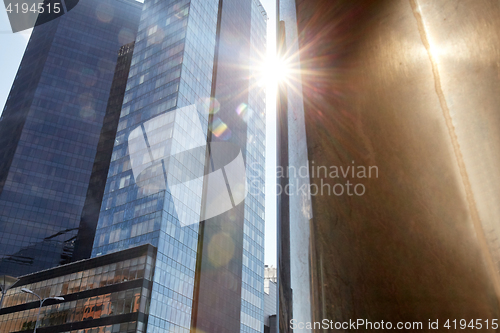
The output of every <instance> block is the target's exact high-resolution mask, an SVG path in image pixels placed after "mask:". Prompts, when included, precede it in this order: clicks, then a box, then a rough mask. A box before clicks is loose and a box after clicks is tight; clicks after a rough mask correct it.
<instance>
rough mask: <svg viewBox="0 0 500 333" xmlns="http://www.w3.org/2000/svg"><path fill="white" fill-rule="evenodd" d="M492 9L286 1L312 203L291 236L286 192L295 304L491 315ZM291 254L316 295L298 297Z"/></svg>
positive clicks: (345, 312) (495, 12) (320, 309)
mask: <svg viewBox="0 0 500 333" xmlns="http://www.w3.org/2000/svg"><path fill="white" fill-rule="evenodd" d="M499 15H500V9H499V7H498V3H497V2H495V1H484V2H481V4H479V3H477V2H474V1H465V2H463V3H461V5H460V6H455V4H451V3H449V2H446V1H427V0H412V1H407V2H391V1H357V2H352V1H342V0H341V1H334V2H332V1H328V0H307V1H306V0H295V1H294V0H280V19H281V20H282V21H284V24H285V28H286V30H287V39H286V40H287V47H288V48H290V47H293V48H290V49H289V50H290V51H289V52H288V53H287V55H288V56H287V57H285V61H286V60H287V59H288V57H291V58H292V60H291V61H290V63H291V64H293V68H294V69H298V70H299V72H300V73H301V74H302V78H301V79H302V81H301V86H300V89H301V90H300V91H302V94H295V96H291V94H289V95H288V112H289V115H288V120H289V124H288V138H289V139H290V141H289V142H290V143H289V145H288V148H289V155H290V157H289V162H290V164H293V159H294V158H297V157H299V158H301V159H302V160H303V161H308V166H309V174H308V176H307V177H305V178H307V179H308V181H309V182H310V189H311V191H310V193H311V200H310V201H309V202H308V203H309V204H310V207H311V211H312V214H311V223H310V224H307V226H310V230H311V231H310V232H309V233H307V237H303V238H300V237H296V235H298V234H299V233H300V231H299V229H300V227H301V226H304V224H302V223H300V221H302V220H301V219H300V218H303V216H302V215H298V216H294V215H293V210H294V207H293V206H294V205H293V204H292V202H290V234H291V237H290V240H291V249H292V256H291V258H292V259H291V261H292V262H291V264H290V266H291V271H292V272H291V280H292V288H293V290H294V295H293V298H294V301H293V304H294V308H293V312H294V313H293V314H294V319H298V317H308V316H309V317H310V318H311V317H312V320H313V321H321V319H322V318H328V319H331V320H334V321H336V322H340V323H341V322H345V321H347V322H348V321H349V319H353V318H366V319H369V320H370V321H371V322H372V326H369V325H362V326H361V327H357V329H360V330H362V331H372V330H375V328H376V327H374V326H376V325H373V323H374V322H378V324H379V325H380V322H381V321H382V320H383V321H385V322H386V323H387V322H391V324H392V329H394V328H396V323H398V322H403V323H421V325H423V327H424V328H423V329H424V330H425V329H426V328H428V326H427V325H428V322H429V319H430V320H431V321H433V322H436V320H439V324H440V326H439V331H441V330H443V331H444V330H446V327H445V328H443V326H442V324H445V323H446V321H447V320H450V322H451V321H453V319H451V318H476V317H478V318H497V317H498V315H499V314H500V310H499V299H500V297H499V296H500V292H499V291H500V288H499V286H500V284H499V277H500V275H499V266H498V262H499V258H500V256H499V253H500V252H499V249H500V247H499V246H498V232H499V229H498V220H499V218H500V210H499V207H500V206H499V205H498V201H499V199H500V191H499V188H500V187H499V184H500V173H499V168H498V163H499V160H500V158H499V157H500V156H499V152H500V136H499V133H500V132H499V124H500V122H499V116H498V115H499V114H498V107H499V105H500V94H498V87H499V78H500V77H499V76H498V73H499V70H500V65H499V63H498V45H499V44H500V38H499V35H498V33H497V31H498V30H499V28H500V25H499V24H500V23H499V22H500V21H499V20H498V17H499ZM289 33H290V36H291V37H292V38H291V39H289V38H288V36H289ZM293 38H295V39H296V40H298V43H296V44H295V46H290V44H289V43H288V42H289V41H291V40H293ZM297 55H300V62H297V60H298V59H294V57H295V56H297ZM290 81H292V80H290ZM293 82H297V81H295V80H293ZM493 87H495V88H493ZM288 90H289V91H290V89H288ZM299 96H300V98H301V99H302V100H298V98H299ZM293 98H296V99H295V100H293ZM297 110H300V112H299V113H297V112H296V111H297ZM291 112H295V114H293V115H292V114H291ZM290 121H293V122H294V124H298V126H295V125H294V124H292V123H290ZM294 126H295V127H294ZM297 141H299V144H298V145H297V144H296V143H297ZM301 143H303V145H302V144H301ZM294 156H295V157H294ZM306 165H307V164H306ZM341 168H343V169H344V173H343V174H342V173H341V171H340V169H341ZM347 168H349V170H350V172H345V170H347ZM337 169H338V170H339V173H337V172H336V170H337ZM325 170H327V172H325ZM370 170H371V174H370ZM290 181H291V180H290ZM348 184H350V185H348ZM301 241H303V242H302V243H301ZM301 245H303V246H302V249H310V251H309V255H308V258H307V260H305V261H300V260H296V257H295V256H294V255H293V249H294V248H297V247H299V246H301ZM300 265H302V267H303V269H304V270H306V271H309V272H310V283H309V284H308V285H309V286H310V287H309V289H310V291H309V297H310V299H311V304H312V308H310V309H305V308H303V307H302V308H297V307H296V306H295V304H296V298H297V297H300V296H299V295H297V289H296V288H294V287H293V286H294V279H295V276H294V274H296V273H295V267H298V266H300ZM303 304H306V303H303ZM307 304H309V303H307ZM307 313H310V315H307ZM469 322H470V321H469ZM482 324H484V321H483V322H482ZM410 326H411V325H410ZM379 327H380V326H379ZM385 327H386V330H387V328H388V326H387V325H386V326H385ZM408 327H409V326H406V328H408ZM451 327H453V326H451ZM389 329H390V327H389ZM410 329H414V330H416V329H417V327H415V326H411V327H410ZM316 331H317V332H323V331H331V330H329V329H327V330H322V329H317V330H315V332H316Z"/></svg>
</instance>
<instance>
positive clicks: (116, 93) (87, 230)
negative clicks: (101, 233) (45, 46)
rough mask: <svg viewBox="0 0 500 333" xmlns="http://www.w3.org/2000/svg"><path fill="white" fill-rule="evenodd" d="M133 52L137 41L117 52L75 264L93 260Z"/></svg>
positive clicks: (84, 208)
mask: <svg viewBox="0 0 500 333" xmlns="http://www.w3.org/2000/svg"><path fill="white" fill-rule="evenodd" d="M133 52H134V42H132V43H129V44H126V45H123V46H122V47H121V48H120V51H119V52H118V59H117V61H116V68H115V74H114V77H113V83H112V85H111V91H110V94H109V100H108V106H107V108H106V114H105V116H104V121H103V124H102V128H101V134H100V135H99V143H98V145H97V153H96V156H95V159H94V166H93V167H92V174H91V175H90V181H89V187H88V190H87V197H86V198H85V204H84V205H83V210H82V217H81V220H80V226H79V230H78V235H77V238H76V241H75V250H74V252H73V258H72V260H73V261H78V260H82V259H87V258H90V255H91V252H92V246H93V244H94V237H95V231H96V228H97V221H98V219H99V212H100V211H101V203H102V197H103V195H104V186H105V184H106V178H107V177H108V171H109V164H110V161H111V155H112V153H113V146H114V141H115V137H116V131H117V128H118V121H119V120H120V112H121V109H122V104H123V98H124V95H125V88H126V86H127V79H128V73H129V71H130V63H131V61H132V54H133Z"/></svg>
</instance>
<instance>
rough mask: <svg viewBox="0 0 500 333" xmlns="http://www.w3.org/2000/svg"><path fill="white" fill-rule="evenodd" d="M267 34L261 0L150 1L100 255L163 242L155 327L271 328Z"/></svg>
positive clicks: (152, 316) (97, 246)
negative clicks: (264, 81) (266, 312)
mask: <svg viewBox="0 0 500 333" xmlns="http://www.w3.org/2000/svg"><path fill="white" fill-rule="evenodd" d="M265 35H266V13H265V11H264V10H263V8H262V5H261V4H260V3H259V1H257V0H251V1H247V0H225V1H217V0H203V1H202V0H192V1H184V0H182V1H157V2H155V1H148V0H146V1H145V3H144V9H143V14H142V17H141V23H140V25H139V31H138V35H137V39H136V44H135V50H134V55H133V58H132V65H131V69H130V74H129V79H128V84H127V90H126V93H125V98H124V104H123V108H122V112H121V118H120V123H119V125H118V132H117V136H116V140H115V146H114V148H113V155H112V160H111V164H110V169H109V174H108V180H107V184H106V191H105V194H104V197H103V204H102V208H101V214H100V217H99V223H98V228H97V232H96V237H95V241H94V249H93V251H92V255H93V256H99V255H103V254H107V253H110V252H115V251H119V250H122V249H126V248H129V247H132V246H135V245H139V244H144V243H151V244H153V245H154V246H156V247H158V255H157V260H156V269H155V275H154V284H153V294H152V300H151V307H150V312H149V320H148V332H156V331H159V330H161V329H164V330H167V331H168V330H178V331H181V332H187V331H189V330H193V331H194V330H201V331H205V332H230V333H234V332H238V331H242V332H256V331H257V332H260V331H262V328H263V310H262V309H263V280H264V278H263V275H264V272H263V270H264V265H263V259H264V252H263V245H264V243H263V242H264V235H263V231H264V172H263V170H264V152H265V148H264V147H265V135H264V133H265V124H264V119H265V118H264V117H265V103H264V97H265V96H264V90H263V87H259V85H258V84H257V83H258V78H257V67H256V65H257V64H258V63H259V62H260V61H262V60H263V59H262V57H263V55H264V54H265V44H266V43H265ZM207 142H208V151H207V150H205V147H206V146H207ZM224 145H225V147H230V148H229V149H228V150H220V149H218V147H223V146H224ZM233 150H234V151H233ZM233 152H234V155H232V153H233ZM235 170H236V171H241V170H244V172H246V178H247V185H246V186H245V184H244V182H243V183H242V182H241V177H240V176H241V174H239V175H238V172H233V171H235ZM207 175H209V176H210V177H207ZM219 186H220V187H219ZM214 189H218V190H217V191H214ZM203 193H208V194H209V195H205V196H204V195H202V194H203ZM214 196H215V197H214ZM215 211H217V213H214V212H215Z"/></svg>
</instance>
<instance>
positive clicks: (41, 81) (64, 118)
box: [0, 0, 141, 276]
mask: <svg viewBox="0 0 500 333" xmlns="http://www.w3.org/2000/svg"><path fill="white" fill-rule="evenodd" d="M140 13H141V4H140V3H137V2H135V1H131V0H130V1H129V0H109V1H97V0H82V1H80V2H79V3H78V5H77V6H75V7H74V8H73V9H72V10H71V11H69V12H68V13H67V14H65V15H62V16H61V17H59V18H57V19H54V20H52V21H50V22H47V23H44V24H42V25H39V26H37V27H35V28H34V29H33V33H32V35H31V39H30V41H29V43H28V46H27V48H26V52H25V54H24V57H23V60H22V62H21V65H20V67H19V71H18V74H17V76H16V79H15V81H14V84H13V86H12V89H11V92H10V95H9V97H8V100H7V103H6V105H5V108H4V111H3V114H2V117H1V118H0V146H1V148H0V274H4V273H5V274H9V275H14V276H18V275H23V274H27V273H30V272H34V271H38V270H42V269H46V268H50V267H53V266H56V265H58V264H60V263H62V262H67V261H69V260H70V259H71V256H72V251H73V250H72V247H73V246H72V242H73V240H74V238H75V237H76V234H77V230H78V227H79V224H80V219H81V213H82V208H83V205H84V201H85V197H86V194H87V188H88V184H89V178H90V174H91V172H92V166H93V162H94V158H95V155H96V148H97V144H98V141H99V133H100V131H101V127H102V123H103V118H104V115H105V111H106V105H107V102H108V97H109V92H110V88H111V82H112V79H113V73H114V69H115V64H116V58H117V56H116V55H117V52H118V50H119V49H120V46H122V45H124V44H126V43H129V42H131V41H133V40H134V38H135V34H136V31H137V25H138V21H139V15H140Z"/></svg>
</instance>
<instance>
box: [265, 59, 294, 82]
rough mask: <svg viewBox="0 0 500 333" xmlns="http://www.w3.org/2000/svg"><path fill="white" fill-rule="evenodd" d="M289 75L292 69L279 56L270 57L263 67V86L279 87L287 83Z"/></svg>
mask: <svg viewBox="0 0 500 333" xmlns="http://www.w3.org/2000/svg"><path fill="white" fill-rule="evenodd" d="M289 75H290V69H289V66H287V64H286V61H284V60H283V59H281V58H279V57H278V56H277V55H274V54H272V55H269V56H268V57H266V59H265V61H264V62H263V63H262V65H261V75H260V76H261V81H262V82H261V85H267V86H269V87H277V85H278V84H280V83H283V82H286V81H287V80H288V78H289Z"/></svg>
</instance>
